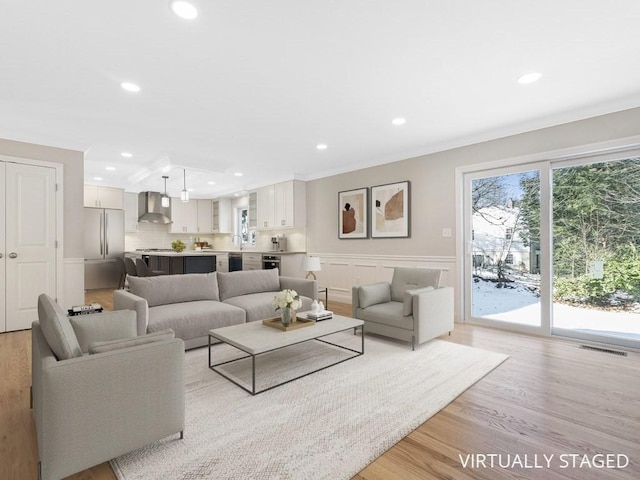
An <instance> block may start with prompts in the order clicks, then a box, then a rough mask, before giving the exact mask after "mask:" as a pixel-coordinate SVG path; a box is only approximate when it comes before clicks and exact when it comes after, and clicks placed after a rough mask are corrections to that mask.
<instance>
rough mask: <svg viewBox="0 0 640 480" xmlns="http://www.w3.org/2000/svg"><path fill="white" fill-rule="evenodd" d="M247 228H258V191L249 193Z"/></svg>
mask: <svg viewBox="0 0 640 480" xmlns="http://www.w3.org/2000/svg"><path fill="white" fill-rule="evenodd" d="M249 228H258V192H251V193H249Z"/></svg>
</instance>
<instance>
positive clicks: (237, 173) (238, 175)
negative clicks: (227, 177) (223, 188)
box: [234, 172, 242, 177]
mask: <svg viewBox="0 0 640 480" xmlns="http://www.w3.org/2000/svg"><path fill="white" fill-rule="evenodd" d="M234 175H235V176H236V177H241V176H242V172H236V173H234Z"/></svg>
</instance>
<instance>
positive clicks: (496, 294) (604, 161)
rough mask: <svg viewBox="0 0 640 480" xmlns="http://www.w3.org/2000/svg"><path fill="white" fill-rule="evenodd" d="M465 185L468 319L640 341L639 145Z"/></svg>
mask: <svg viewBox="0 0 640 480" xmlns="http://www.w3.org/2000/svg"><path fill="white" fill-rule="evenodd" d="M463 185H464V242H465V244H464V253H465V255H464V290H465V292H464V301H465V303H464V308H465V319H466V320H467V321H472V322H475V323H480V324H485V325H491V326H495V327H500V328H508V329H511V330H518V331H525V332H532V333H539V334H543V335H550V334H556V335H562V336H568V337H573V338H578V339H584V340H591V341H596V342H602V343H611V344H617V345H622V346H631V347H635V348H640V151H631V150H629V151H625V152H615V153H606V154H598V155H595V154H594V155H590V156H582V157H574V158H571V159H568V158H562V159H560V158H559V159H553V160H548V161H544V162H536V163H530V164H524V165H520V166H517V167H507V168H499V169H490V170H482V171H475V172H468V173H465V174H464V181H463Z"/></svg>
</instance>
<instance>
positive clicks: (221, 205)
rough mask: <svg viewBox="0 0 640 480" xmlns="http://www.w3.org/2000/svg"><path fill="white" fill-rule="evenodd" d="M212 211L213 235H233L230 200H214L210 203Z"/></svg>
mask: <svg viewBox="0 0 640 480" xmlns="http://www.w3.org/2000/svg"><path fill="white" fill-rule="evenodd" d="M211 206H212V210H213V233H233V230H232V225H231V224H232V222H231V199H230V198H216V199H215V200H213V201H212V203H211Z"/></svg>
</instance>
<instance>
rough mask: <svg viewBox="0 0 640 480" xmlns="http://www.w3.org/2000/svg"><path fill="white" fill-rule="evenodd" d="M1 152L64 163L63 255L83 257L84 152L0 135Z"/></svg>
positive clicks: (1, 153)
mask: <svg viewBox="0 0 640 480" xmlns="http://www.w3.org/2000/svg"><path fill="white" fill-rule="evenodd" d="M0 155H7V156H10V157H18V158H26V159H32V160H40V161H44V162H53V163H60V164H62V165H64V186H63V187H64V190H63V195H64V233H63V234H64V250H63V257H64V258H82V257H84V233H83V232H84V224H83V220H82V219H84V210H83V204H84V153H83V152H78V151H75V150H66V149H64V148H55V147H47V146H44V145H36V144H33V143H24V142H16V141H13V140H5V139H2V138H0Z"/></svg>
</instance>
